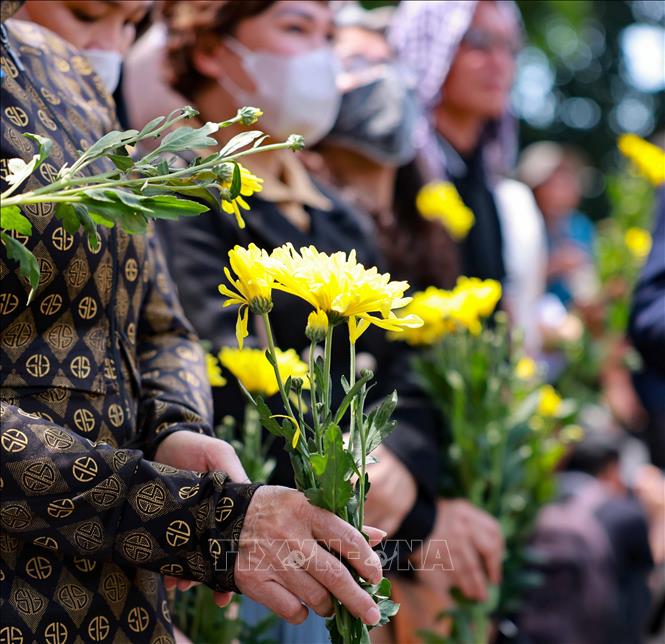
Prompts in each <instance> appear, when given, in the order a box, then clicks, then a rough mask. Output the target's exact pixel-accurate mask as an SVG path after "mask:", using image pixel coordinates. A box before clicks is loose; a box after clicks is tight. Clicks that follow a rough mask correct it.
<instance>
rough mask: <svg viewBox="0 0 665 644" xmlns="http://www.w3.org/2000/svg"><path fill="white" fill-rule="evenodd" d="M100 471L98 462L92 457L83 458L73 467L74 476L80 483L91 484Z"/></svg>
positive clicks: (76, 461) (75, 462) (78, 459)
mask: <svg viewBox="0 0 665 644" xmlns="http://www.w3.org/2000/svg"><path fill="white" fill-rule="evenodd" d="M98 471H99V467H98V465H97V461H95V459H94V458H92V457H91V456H81V458H77V459H76V460H75V461H74V464H73V465H72V474H73V475H74V478H75V479H76V480H77V481H78V482H79V483H89V482H90V481H92V480H93V479H94V478H95V476H97V472H98Z"/></svg>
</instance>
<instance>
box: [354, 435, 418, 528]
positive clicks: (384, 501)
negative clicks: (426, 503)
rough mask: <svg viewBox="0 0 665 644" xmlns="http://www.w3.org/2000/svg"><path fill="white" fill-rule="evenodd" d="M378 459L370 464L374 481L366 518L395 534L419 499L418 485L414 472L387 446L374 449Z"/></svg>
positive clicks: (372, 480) (367, 503) (366, 509)
mask: <svg viewBox="0 0 665 644" xmlns="http://www.w3.org/2000/svg"><path fill="white" fill-rule="evenodd" d="M372 455H373V456H376V458H377V460H378V461H379V462H378V463H374V464H372V465H368V466H367V473H368V474H369V481H370V483H371V485H370V488H369V492H368V493H367V501H366V502H365V521H366V522H367V523H369V524H370V525H373V526H376V527H377V528H381V529H382V530H385V532H386V533H387V534H389V535H392V534H395V532H396V531H397V529H398V528H399V526H400V525H401V524H402V521H404V518H405V517H406V515H407V514H408V513H409V512H410V511H411V508H412V507H413V504H414V503H415V502H416V496H417V494H418V486H417V484H416V481H415V479H414V478H413V476H412V475H411V472H409V470H408V469H407V468H406V467H405V466H404V465H403V464H402V462H401V461H400V460H399V459H398V458H397V457H396V456H394V455H393V454H392V452H391V451H390V450H389V449H387V448H386V447H383V446H379V447H377V448H376V449H375V450H374V452H372Z"/></svg>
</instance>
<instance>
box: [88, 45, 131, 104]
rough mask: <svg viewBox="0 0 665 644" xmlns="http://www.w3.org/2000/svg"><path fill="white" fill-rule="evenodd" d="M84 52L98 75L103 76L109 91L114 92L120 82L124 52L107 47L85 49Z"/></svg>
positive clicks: (102, 78)
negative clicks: (120, 52)
mask: <svg viewBox="0 0 665 644" xmlns="http://www.w3.org/2000/svg"><path fill="white" fill-rule="evenodd" d="M83 53H84V54H85V57H86V58H87V59H88V62H89V63H90V64H91V65H92V68H93V69H94V70H95V72H96V74H97V76H99V78H101V80H102V83H104V87H106V89H107V90H108V93H109V94H113V92H115V90H116V87H118V83H119V82H120V70H121V68H122V54H119V53H118V52H117V51H110V50H107V49H84V50H83Z"/></svg>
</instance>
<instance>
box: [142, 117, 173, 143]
mask: <svg viewBox="0 0 665 644" xmlns="http://www.w3.org/2000/svg"><path fill="white" fill-rule="evenodd" d="M165 120H166V117H165V116H158V117H157V118H154V119H152V121H150V122H149V123H146V124H145V125H144V126H143V129H142V130H141V131H140V132H139V133H138V134H137V135H136V140H137V141H140V140H141V139H143V138H145V137H146V136H149V135H150V134H152V133H153V132H154V131H155V130H156V129H157V128H158V127H159V126H160V125H161V124H162V122H163V121H165Z"/></svg>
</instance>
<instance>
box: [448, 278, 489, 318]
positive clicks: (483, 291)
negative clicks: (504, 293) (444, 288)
mask: <svg viewBox="0 0 665 644" xmlns="http://www.w3.org/2000/svg"><path fill="white" fill-rule="evenodd" d="M454 293H462V294H463V295H464V296H466V297H467V298H469V299H470V300H471V302H472V306H473V307H475V311H476V312H477V314H478V315H479V316H480V317H484V318H486V317H488V316H490V315H492V313H493V312H494V309H495V308H496V305H497V304H498V303H499V300H500V299H501V283H500V282H497V281H496V280H481V279H478V278H477V277H464V276H462V277H460V278H459V279H458V280H457V285H456V286H455V291H454ZM467 306H470V305H467Z"/></svg>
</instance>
